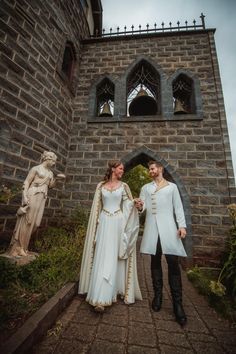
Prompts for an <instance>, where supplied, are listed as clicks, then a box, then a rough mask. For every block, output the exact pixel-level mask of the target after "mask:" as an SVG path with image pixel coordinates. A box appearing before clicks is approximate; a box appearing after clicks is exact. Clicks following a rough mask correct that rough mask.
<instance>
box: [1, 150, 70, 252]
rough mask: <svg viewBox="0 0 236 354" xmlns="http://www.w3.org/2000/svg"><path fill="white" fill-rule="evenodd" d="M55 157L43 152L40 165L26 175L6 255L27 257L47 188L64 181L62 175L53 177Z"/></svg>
mask: <svg viewBox="0 0 236 354" xmlns="http://www.w3.org/2000/svg"><path fill="white" fill-rule="evenodd" d="M56 160H57V156H56V155H55V154H54V153H53V152H51V151H44V153H43V155H42V159H41V161H42V162H41V164H40V165H37V166H34V167H32V168H31V170H30V171H29V173H28V176H27V177H26V179H25V181H24V184H23V188H22V189H23V190H22V204H21V206H20V208H19V209H18V210H17V214H16V215H17V221H16V226H15V229H14V231H13V235H12V239H11V243H10V248H9V250H8V252H7V255H8V256H10V257H19V256H27V255H28V246H29V242H30V237H31V235H32V233H33V232H34V231H35V230H36V229H37V227H39V226H40V223H41V220H42V217H43V212H44V207H45V203H46V199H47V192H48V188H53V187H54V186H55V182H56V179H64V178H65V175H64V174H58V175H56V177H54V175H53V172H52V171H51V168H52V167H53V166H54V165H55V163H56Z"/></svg>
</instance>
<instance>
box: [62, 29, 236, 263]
mask: <svg viewBox="0 0 236 354" xmlns="http://www.w3.org/2000/svg"><path fill="white" fill-rule="evenodd" d="M142 56H145V58H148V59H150V61H152V63H156V64H157V65H158V67H160V69H161V70H162V71H163V72H164V74H165V75H166V78H167V80H168V78H170V77H171V75H174V73H175V72H176V70H179V69H181V68H182V69H185V70H187V71H188V72H190V73H192V74H193V76H195V77H196V78H198V79H199V81H200V96H201V97H197V99H201V100H202V114H201V116H196V115H193V116H192V117H191V116H189V115H188V116H187V117H183V116H181V117H180V118H179V120H178V119H176V116H174V115H172V117H171V115H169V116H167V115H166V116H165V114H164V115H162V116H161V117H156V120H154V121H150V120H149V121H148V120H146V121H145V118H143V117H141V118H140V117H139V119H134V118H133V117H126V116H123V117H122V116H121V117H114V118H109V119H108V122H106V121H105V118H103V119H101V118H100V119H99V117H98V118H97V119H96V118H94V117H91V116H90V113H89V112H90V111H91V110H90V108H91V107H89V105H90V104H91V100H90V99H89V95H90V92H91V90H92V88H93V85H94V84H95V83H96V82H97V81H98V80H99V78H101V77H103V76H107V75H110V76H111V77H112V79H113V82H115V83H119V82H120V81H122V80H123V79H122V78H124V76H125V73H126V72H127V69H128V68H129V67H130V65H132V63H133V62H134V61H135V60H137V58H139V57H142ZM122 82H123V83H124V80H123V81H122ZM116 90H118V93H117V92H116V93H117V95H118V96H119V94H120V96H122V95H123V94H124V90H123V87H122V85H119V84H117V87H116ZM119 90H120V92H119ZM165 94H168V92H164V95H165ZM154 119H155V118H154ZM142 120H143V121H142ZM143 146H144V147H145V148H147V149H150V150H151V151H152V152H153V153H155V154H157V155H158V156H160V158H161V159H164V161H166V162H167V163H168V166H170V167H171V168H172V170H173V171H174V173H175V174H176V175H177V176H179V178H180V179H181V181H182V182H183V184H184V185H185V187H186V190H187V193H188V197H189V199H190V204H191V224H192V230H191V235H190V236H192V247H193V249H192V252H193V258H194V259H195V260H196V261H198V263H200V264H201V263H202V264H205V263H207V264H217V263H218V262H219V260H220V256H221V255H222V252H223V250H224V247H225V240H226V238H227V236H228V230H229V227H230V224H231V222H230V220H229V217H228V213H227V209H226V206H227V205H228V204H229V203H230V202H231V201H232V200H233V199H232V196H233V195H234V189H233V188H234V182H233V169H232V163H231V156H230V149H229V141H228V133H227V125H226V120H225V113H224V104H223V98H222V91H221V86H220V77H219V71H218V64H217V57H216V52H215V48H214V36H213V30H209V31H201V32H198V33H197V32H195V33H194V32H190V33H186V32H185V33H181V34H168V35H156V36H153V37H152V36H149V37H148V36H146V37H143V38H142V37H133V38H122V39H116V40H115V39H106V40H105V39H102V40H100V41H99V40H97V41H85V42H84V48H83V57H82V61H81V68H80V80H79V83H78V89H77V94H76V98H75V100H74V105H73V128H72V134H71V135H70V146H69V150H70V151H69V158H68V164H67V175H69V176H70V181H69V183H68V184H67V186H66V190H67V192H68V193H70V198H68V200H67V201H66V205H67V206H68V207H71V208H73V207H75V205H76V204H77V202H78V200H79V201H80V203H81V204H83V205H86V206H87V205H90V204H91V199H92V197H93V193H94V190H95V186H96V183H97V182H98V181H99V180H101V178H102V176H103V175H104V172H105V170H106V166H107V161H108V160H109V159H117V158H118V159H122V158H124V159H125V158H126V156H127V155H129V154H131V155H132V152H133V151H136V149H139V148H140V147H143Z"/></svg>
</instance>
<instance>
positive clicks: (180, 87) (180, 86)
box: [172, 74, 195, 114]
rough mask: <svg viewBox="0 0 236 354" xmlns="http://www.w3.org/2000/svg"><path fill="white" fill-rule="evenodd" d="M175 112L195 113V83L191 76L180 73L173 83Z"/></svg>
mask: <svg viewBox="0 0 236 354" xmlns="http://www.w3.org/2000/svg"><path fill="white" fill-rule="evenodd" d="M172 91H173V106H174V114H192V113H195V98H194V85H193V81H192V79H191V78H190V77H188V76H187V75H185V74H180V75H179V76H178V77H177V78H176V79H175V80H174V81H173V84H172Z"/></svg>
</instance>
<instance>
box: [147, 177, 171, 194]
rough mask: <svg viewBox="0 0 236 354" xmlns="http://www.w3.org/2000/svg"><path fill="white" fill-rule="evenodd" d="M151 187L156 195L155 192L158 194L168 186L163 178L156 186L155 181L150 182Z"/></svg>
mask: <svg viewBox="0 0 236 354" xmlns="http://www.w3.org/2000/svg"><path fill="white" fill-rule="evenodd" d="M151 185H152V186H153V187H154V188H155V191H154V193H156V192H158V191H159V190H161V189H162V188H165V187H167V186H168V185H169V182H168V181H167V180H166V179H165V178H163V179H162V180H161V182H160V183H159V184H158V185H157V184H156V182H155V181H152V182H151Z"/></svg>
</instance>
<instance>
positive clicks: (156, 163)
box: [148, 160, 164, 170]
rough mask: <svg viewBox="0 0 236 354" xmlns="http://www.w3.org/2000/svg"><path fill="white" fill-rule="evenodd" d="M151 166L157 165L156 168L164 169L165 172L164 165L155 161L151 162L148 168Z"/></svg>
mask: <svg viewBox="0 0 236 354" xmlns="http://www.w3.org/2000/svg"><path fill="white" fill-rule="evenodd" d="M151 165H156V167H162V168H163V170H164V166H163V165H162V163H160V162H158V161H155V160H151V161H149V162H148V167H150V166H151Z"/></svg>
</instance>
